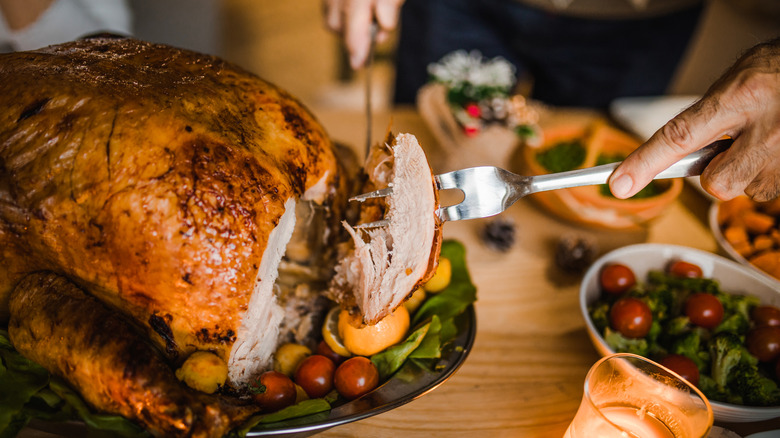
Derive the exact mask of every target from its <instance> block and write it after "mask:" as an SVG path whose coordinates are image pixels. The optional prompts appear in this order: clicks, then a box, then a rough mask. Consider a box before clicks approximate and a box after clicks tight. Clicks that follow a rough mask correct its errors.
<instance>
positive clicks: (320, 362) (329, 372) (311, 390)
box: [295, 354, 336, 398]
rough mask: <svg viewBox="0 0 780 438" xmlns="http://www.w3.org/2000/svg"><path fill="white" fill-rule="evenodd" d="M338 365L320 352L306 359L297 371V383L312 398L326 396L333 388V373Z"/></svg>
mask: <svg viewBox="0 0 780 438" xmlns="http://www.w3.org/2000/svg"><path fill="white" fill-rule="evenodd" d="M335 371H336V365H334V364H333V361H332V360H330V359H328V358H327V357H325V356H323V355H320V354H313V355H311V356H309V357H307V358H306V359H304V360H303V361H302V362H301V363H300V365H298V369H297V370H296V371H295V383H297V384H298V385H300V386H301V388H303V390H304V391H306V394H307V395H308V396H309V397H311V398H322V397H325V395H327V394H328V393H329V392H330V391H331V390H332V389H333V373H334V372H335Z"/></svg>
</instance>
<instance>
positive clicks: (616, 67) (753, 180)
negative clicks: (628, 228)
mask: <svg viewBox="0 0 780 438" xmlns="http://www.w3.org/2000/svg"><path fill="white" fill-rule="evenodd" d="M323 1H324V6H325V7H324V16H325V22H326V25H327V26H328V27H329V28H330V29H331V30H333V31H335V32H339V33H341V34H342V35H343V38H344V40H345V45H346V47H347V51H348V52H349V54H350V61H351V64H352V66H353V67H354V68H358V67H360V66H361V65H362V63H363V62H364V61H365V58H366V54H367V53H368V42H369V40H370V39H369V35H370V30H369V29H370V23H371V21H372V20H375V21H376V22H377V24H378V27H379V29H380V32H378V34H377V36H378V37H379V38H382V37H386V35H387V32H389V31H390V30H392V29H394V28H395V26H396V25H397V24H398V21H399V18H398V7H400V5H401V4H402V3H403V0H323ZM620 1H623V2H624V3H625V2H627V1H628V2H629V3H631V4H635V5H636V4H640V3H648V5H647V8H645V9H646V10H647V12H649V9H650V7H651V5H652V4H653V3H654V1H653V0H647V2H645V1H641V2H638V1H634V0H631V1H629V0H620ZM521 2H522V1H521V0H485V1H480V2H468V1H467V0H466V1H463V2H461V1H460V0H451V1H448V0H427V1H426V0H420V1H417V0H408V2H407V4H406V6H405V7H404V8H405V14H404V16H403V21H404V23H403V26H402V30H401V41H400V43H399V44H400V45H399V49H398V50H399V63H398V64H399V69H398V72H397V76H398V78H397V83H399V84H402V83H403V82H405V81H406V79H405V77H404V76H406V75H410V76H420V75H424V74H425V73H424V72H423V73H420V72H419V71H418V72H416V73H415V72H409V70H408V69H407V68H406V67H404V66H405V65H406V64H405V63H404V61H403V59H404V58H407V57H408V56H409V55H407V54H405V53H402V52H403V51H404V50H405V49H406V48H408V46H409V45H410V44H411V45H414V43H415V41H413V40H412V41H409V39H408V37H407V40H406V43H404V38H405V37H404V30H403V27H405V28H408V27H412V28H416V29H415V30H414V32H413V33H416V34H417V35H418V36H420V39H419V41H417V45H419V46H420V48H419V50H416V51H413V52H414V53H416V55H413V56H419V59H416V60H414V61H413V62H412V63H416V64H418V65H422V64H423V63H425V62H429V59H430V58H429V57H433V58H436V57H437V56H439V57H441V56H443V55H444V54H446V53H448V52H446V51H445V50H446V49H437V50H439V51H432V50H430V49H426V48H427V47H430V46H431V44H429V42H428V40H430V39H436V38H439V37H441V38H443V39H449V38H453V39H457V38H464V37H466V36H468V35H469V34H470V31H469V30H468V29H469V27H468V26H469V24H468V22H469V21H470V18H474V19H475V20H476V21H480V20H485V17H486V16H487V15H485V14H481V13H480V11H477V10H474V16H473V17H468V16H463V17H460V18H461V20H460V21H452V22H449V26H445V27H444V28H442V27H441V25H437V26H431V27H427V26H426V25H425V23H424V20H423V21H415V20H416V18H415V16H414V14H412V11H413V10H416V11H418V12H420V13H421V14H422V15H423V16H424V17H426V13H427V14H428V15H427V19H436V15H437V14H438V13H439V12H441V11H443V10H444V6H445V4H450V3H451V4H456V3H457V4H462V3H469V4H471V6H474V7H476V6H475V5H476V4H480V5H487V4H490V5H499V4H500V5H503V6H504V7H510V6H509V5H510V4H512V3H517V5H516V7H517V8H518V9H517V11H522V10H526V11H528V13H529V16H530V17H536V18H538V19H539V20H540V21H539V22H540V23H547V25H549V28H548V29H547V30H546V31H545V29H544V28H543V27H544V26H541V27H542V28H541V29H540V28H539V26H537V27H534V25H533V23H531V24H528V27H527V28H526V27H525V26H526V24H527V23H526V22H524V21H521V22H520V24H518V26H522V27H523V29H521V33H522V34H526V37H527V38H528V40H527V42H523V41H515V42H513V43H511V44H509V45H508V47H511V48H519V49H523V50H534V51H538V55H539V57H540V58H541V59H542V61H543V63H542V64H540V65H535V64H530V65H527V66H525V67H526V69H524V68H523V67H524V66H521V67H520V68H519V69H518V71H520V72H521V74H522V72H528V71H530V72H531V73H532V74H535V75H536V77H535V80H536V81H535V85H534V92H535V93H534V95H533V96H534V97H536V98H537V99H540V100H542V101H545V102H546V103H549V104H557V105H576V106H591V107H602V108H603V107H605V106H606V105H607V104H608V103H609V102H611V101H612V100H613V99H615V98H617V97H623V96H630V95H662V94H664V92H665V91H666V83H667V82H668V81H669V79H670V77H671V74H672V72H673V70H674V67H675V66H676V64H677V62H678V60H679V58H680V57H681V56H682V54H683V51H684V47H685V45H687V41H688V38H689V37H690V34H691V33H692V31H693V27H695V24H696V21H697V20H698V16H699V14H700V10H701V6H702V5H701V4H700V2H694V3H692V2H686V1H679V2H675V3H676V4H677V6H685V7H686V8H683V9H680V10H678V11H677V12H668V13H666V14H663V15H660V16H656V17H655V18H652V17H651V18H644V19H642V18H639V19H628V20H627V21H625V20H617V19H613V18H616V17H612V18H610V19H606V20H605V19H596V20H595V21H592V23H591V24H588V23H589V22H591V20H590V19H584V18H578V17H572V16H567V15H563V16H561V15H556V14H554V13H552V12H551V11H550V10H549V9H542V8H538V9H534V8H533V7H529V6H526V5H520V4H519V3H521ZM543 2H544V0H538V1H537V0H533V1H530V0H529V3H543ZM594 2H598V0H592V1H586V0H573V1H572V0H550V1H549V2H544V3H551V4H553V5H555V4H558V5H564V4H568V5H569V6H571V7H572V9H573V8H574V6H575V5H577V4H582V5H585V4H586V3H587V4H594ZM661 3H664V2H659V4H661ZM435 5H437V6H435ZM667 6H668V5H667ZM406 8H409V9H406ZM510 9H511V7H510ZM605 11H606V9H602V10H601V12H602V13H603V12H605ZM570 12H573V11H570ZM491 17H492V15H491ZM507 17H510V14H509V13H507V16H506V17H505V18H507ZM440 20H443V19H442V18H440ZM528 20H529V22H530V21H533V20H532V19H530V18H529V19H528ZM566 23H569V24H572V25H573V26H574V27H573V28H572V29H568V30H567V29H566V27H565V26H564V27H563V28H560V27H559V26H560V25H561V24H566ZM605 23H606V26H602V25H603V24H605ZM621 23H628V25H627V26H626V27H624V28H622V24H621ZM496 26H499V25H496ZM621 28H622V29H623V31H622V32H621V31H619V30H620V29H621ZM529 29H537V30H540V33H541V34H542V36H541V37H539V38H536V37H534V36H533V35H532V34H530V33H528V32H529ZM635 29H641V32H639V35H635V34H634V30H635ZM510 30H511V29H510ZM616 30H618V32H614V31H616ZM502 32H506V29H503V30H501V31H499V30H496V31H495V34H496V35H498V34H502ZM442 33H444V35H442ZM642 34H644V35H645V36H646V38H643V37H642ZM673 34H674V35H676V36H675V37H671V38H668V37H669V35H673ZM656 38H657V41H662V44H661V46H660V47H657V46H655V44H654V41H653V40H654V39H656ZM599 40H600V41H603V42H604V43H605V44H606V47H607V50H606V51H602V50H600V49H599V47H594V46H593V44H594V43H595V42H596V41H599ZM501 41H503V40H502V39H501V38H498V39H497V40H496V43H495V44H496V47H497V48H498V47H500V46H501V44H499V43H500V42H501ZM513 41H514V40H513ZM657 41H656V42H657ZM463 44H466V43H465V42H464V43H463ZM488 45H489V44H488ZM436 47H439V46H436ZM450 48H451V47H450ZM457 48H461V49H470V48H476V49H480V50H483V55H487V56H490V55H501V56H505V55H504V54H503V53H499V52H498V49H496V52H491V51H487V50H485V47H484V46H483V47H478V46H469V45H466V46H463V47H456V49H457ZM612 50H614V52H610V51H612ZM426 51H427V54H428V56H429V57H426V56H422V55H420V53H421V52H426ZM440 52H444V53H442V54H441V55H439V53H440ZM505 57H507V56H505ZM664 57H666V58H667V59H666V60H665V61H664V60H663V59H662V58H664ZM544 58H547V59H546V60H544ZM642 58H644V59H642ZM507 59H508V60H510V61H512V60H513V58H511V57H507ZM437 60H438V58H436V59H431V60H430V62H435V61H437ZM659 61H664V62H661V64H662V65H656V63H657V62H659ZM534 62H536V61H534ZM632 64H633V66H631V65H632ZM550 69H552V70H550ZM547 75H549V77H548V76H547ZM561 75H562V76H566V77H567V78H566V79H560V78H559V76H561ZM409 81H410V82H414V83H415V84H417V85H413V86H410V87H409V86H404V85H402V88H401V90H400V91H399V90H396V93H399V92H400V93H401V96H400V98H398V96H397V99H396V100H397V101H404V100H407V101H408V100H409V99H410V98H413V96H412V95H410V94H409V91H408V90H409V89H414V93H416V88H414V87H415V86H416V87H419V86H421V85H422V83H423V82H421V81H422V79H421V78H418V77H415V78H412V79H410V80H409ZM632 83H635V84H634V85H631V84H632ZM403 87H406V88H403ZM405 90H406V91H405ZM723 136H730V137H732V138H733V139H734V143H733V144H732V146H731V148H730V149H729V150H728V151H726V152H724V153H721V154H720V155H718V156H717V157H715V159H713V161H712V162H711V163H710V164H709V166H707V168H706V169H705V170H704V173H703V174H702V176H701V183H702V187H704V189H705V190H707V192H709V193H710V194H712V195H713V196H715V197H716V198H718V199H721V200H728V199H731V198H734V197H736V196H738V195H740V194H741V193H745V194H747V195H748V196H750V197H751V198H753V199H755V200H757V201H766V200H770V199H774V198H776V197H778V196H780V38H777V39H774V40H772V41H769V42H766V43H764V44H759V45H758V46H756V47H754V48H752V49H750V50H749V51H747V52H746V53H745V54H744V55H743V56H742V57H741V58H740V59H739V60H738V61H737V62H736V63H735V64H734V65H733V66H732V67H731V68H730V69H729V70H728V71H727V72H726V73H725V74H724V75H723V76H722V77H721V78H720V79H719V80H717V81H716V82H715V83H714V84H713V85H712V86H711V87H710V89H709V90H708V91H707V93H705V95H704V96H703V97H702V98H701V99H700V100H699V101H698V102H696V103H695V104H694V105H692V106H691V107H690V108H688V109H687V110H685V111H683V112H682V113H681V114H679V115H678V116H676V117H675V118H673V119H672V120H670V121H669V122H668V123H667V124H666V125H665V126H663V127H662V128H661V129H659V130H658V132H656V133H655V134H654V135H653V136H652V137H651V138H650V139H649V140H648V141H647V142H646V143H645V144H643V145H641V146H640V147H639V148H638V149H637V150H636V151H635V152H634V153H632V154H631V155H629V157H627V158H626V160H624V162H623V163H622V164H621V165H620V166H619V167H618V168H617V169H615V171H614V172H613V174H612V175H611V177H610V180H609V185H610V189H611V190H612V192H613V194H614V195H615V196H616V197H618V198H628V197H630V196H632V195H634V194H636V193H637V192H638V191H639V190H641V189H642V188H643V187H645V186H646V185H647V184H648V183H649V182H650V180H652V178H653V177H654V176H655V175H657V174H658V173H660V172H661V171H662V170H664V169H665V168H667V167H668V166H670V165H671V164H672V163H674V162H676V161H678V160H679V159H681V158H682V157H684V156H685V155H687V154H690V153H692V152H694V151H696V150H698V149H701V148H702V147H704V146H706V145H708V144H710V143H712V142H713V141H715V140H718V139H719V138H722V137H723Z"/></svg>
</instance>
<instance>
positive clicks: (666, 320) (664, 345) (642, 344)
mask: <svg viewBox="0 0 780 438" xmlns="http://www.w3.org/2000/svg"><path fill="white" fill-rule="evenodd" d="M698 292H705V293H709V294H712V295H714V296H715V297H717V298H718V300H719V301H720V302H721V304H722V305H723V312H724V313H723V319H722V321H721V322H720V323H719V324H718V325H717V326H716V327H714V328H712V329H706V328H702V327H698V326H695V325H693V324H692V323H691V322H690V320H689V319H688V317H687V316H685V311H684V305H685V302H686V300H687V298H688V297H689V296H690V295H691V294H694V293H698ZM603 295H604V296H602V297H601V298H600V299H599V301H597V302H595V303H594V304H593V305H591V306H590V307H589V309H588V311H589V314H590V317H591V319H592V321H593V323H594V325H595V326H596V328H597V329H598V331H599V332H600V333H601V334H602V335H603V336H604V340H605V342H606V343H607V344H608V345H609V346H610V348H612V350H614V351H617V352H630V353H635V354H639V355H642V356H646V357H649V358H651V359H655V360H660V359H662V358H663V357H664V356H665V355H667V354H679V355H683V356H686V357H688V358H689V359H691V360H692V361H693V362H694V363H695V364H696V366H697V368H698V369H699V384H698V386H699V389H700V390H701V391H702V392H703V393H704V394H705V395H706V396H707V397H708V398H710V399H712V400H717V401H722V402H727V403H733V404H742V405H750V406H777V405H780V389H778V385H777V383H776V382H775V381H774V380H773V379H771V378H770V377H767V376H769V375H771V373H770V370H764V369H763V368H762V367H763V366H764V365H763V364H760V363H759V361H758V359H757V358H756V357H754V356H753V355H752V354H750V352H748V350H747V348H746V346H745V337H746V335H747V333H748V331H749V330H750V328H751V320H750V312H751V310H752V309H753V308H754V307H756V306H758V305H759V304H760V301H759V299H758V298H756V297H753V296H747V295H736V294H730V293H727V292H724V291H723V290H721V289H720V285H719V283H718V281H717V280H714V279H708V278H683V277H677V276H674V275H671V274H668V273H666V272H662V271H650V272H649V273H648V276H647V281H646V282H644V283H641V282H639V283H637V284H636V285H635V286H634V287H633V288H632V289H631V290H629V291H628V292H626V294H625V295H623V296H630V297H635V298H639V299H641V300H642V301H644V302H645V303H646V304H647V305H648V306H649V307H650V310H651V311H652V315H653V322H652V325H651V328H650V331H649V333H648V334H647V336H645V337H643V338H636V339H632V338H628V337H625V336H623V335H622V334H621V333H619V332H618V331H616V330H613V329H612V328H611V327H610V321H609V312H610V307H611V305H612V303H614V302H615V301H616V300H618V299H619V298H621V297H622V296H614V295H613V296H607V295H610V294H603Z"/></svg>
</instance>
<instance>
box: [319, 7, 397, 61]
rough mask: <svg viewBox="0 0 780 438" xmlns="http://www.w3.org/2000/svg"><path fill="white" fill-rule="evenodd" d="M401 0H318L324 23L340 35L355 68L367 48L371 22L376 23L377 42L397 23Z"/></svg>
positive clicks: (364, 55)
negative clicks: (321, 7) (320, 0)
mask: <svg viewBox="0 0 780 438" xmlns="http://www.w3.org/2000/svg"><path fill="white" fill-rule="evenodd" d="M403 2H404V0H322V6H323V15H324V18H325V25H326V26H327V27H328V29H330V30H332V31H333V32H336V33H339V34H341V35H342V37H343V38H344V44H345V45H346V46H347V52H348V53H349V64H350V66H351V67H352V68H353V69H358V68H360V67H362V66H363V64H365V63H366V59H367V58H368V52H369V50H370V48H371V23H372V22H376V23H377V34H376V40H377V42H382V41H384V40H385V39H387V36H388V35H389V33H390V31H392V30H393V29H395V27H396V26H397V25H398V14H399V12H400V10H401V5H402V4H403Z"/></svg>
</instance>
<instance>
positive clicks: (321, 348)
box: [317, 341, 346, 365]
mask: <svg viewBox="0 0 780 438" xmlns="http://www.w3.org/2000/svg"><path fill="white" fill-rule="evenodd" d="M317 354H319V355H321V356H325V357H327V358H328V359H330V360H332V361H333V363H334V364H335V365H338V364H340V363H341V362H343V361H344V359H346V357H344V356H342V355H340V354H338V353H336V352H335V351H333V349H332V348H330V345H328V343H327V342H325V341H320V343H319V344H317Z"/></svg>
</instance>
